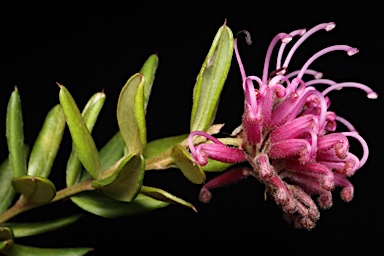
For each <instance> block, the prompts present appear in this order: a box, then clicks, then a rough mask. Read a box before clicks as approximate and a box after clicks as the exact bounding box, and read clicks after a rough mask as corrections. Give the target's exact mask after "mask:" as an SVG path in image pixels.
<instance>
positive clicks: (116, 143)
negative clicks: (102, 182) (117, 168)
mask: <svg viewBox="0 0 384 256" xmlns="http://www.w3.org/2000/svg"><path fill="white" fill-rule="evenodd" d="M123 155H124V140H123V137H121V133H120V132H117V133H116V134H115V135H114V136H113V137H112V138H111V139H110V140H109V141H108V142H107V143H106V144H105V145H104V146H103V147H102V148H101V149H100V151H99V156H100V162H101V170H103V171H104V170H106V169H108V168H109V167H111V166H112V165H113V164H115V163H116V162H117V161H118V160H119V159H120V158H122V157H123Z"/></svg>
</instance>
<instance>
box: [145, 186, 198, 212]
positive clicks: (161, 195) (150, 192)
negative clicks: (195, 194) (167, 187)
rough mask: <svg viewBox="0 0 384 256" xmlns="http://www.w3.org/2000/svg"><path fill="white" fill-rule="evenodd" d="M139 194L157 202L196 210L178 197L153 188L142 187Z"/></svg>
mask: <svg viewBox="0 0 384 256" xmlns="http://www.w3.org/2000/svg"><path fill="white" fill-rule="evenodd" d="M140 192H141V193H142V194H144V195H147V196H150V197H153V198H156V199H159V200H161V201H164V202H169V203H173V204H180V205H183V206H186V207H188V208H190V209H192V210H194V211H195V212H197V211H196V208H195V207H194V206H193V205H192V204H191V203H188V202H187V201H185V200H183V199H181V198H178V197H176V196H174V195H172V194H171V193H169V192H167V191H164V190H162V189H159V188H154V187H148V186H142V187H141V191H140Z"/></svg>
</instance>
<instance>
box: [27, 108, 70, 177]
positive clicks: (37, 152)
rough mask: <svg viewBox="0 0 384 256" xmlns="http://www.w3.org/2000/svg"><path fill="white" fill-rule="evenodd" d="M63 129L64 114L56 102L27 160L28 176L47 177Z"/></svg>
mask: <svg viewBox="0 0 384 256" xmlns="http://www.w3.org/2000/svg"><path fill="white" fill-rule="evenodd" d="M64 129H65V116H64V114H63V111H62V109H61V106H60V105H59V104H58V105H56V106H54V107H53V108H52V109H51V110H50V111H49V112H48V114H47V116H46V118H45V121H44V124H43V127H42V128H41V131H40V132H39V135H38V136H37V139H36V141H35V143H34V145H33V148H32V151H31V155H30V157H29V161H28V172H27V174H28V175H30V176H39V177H44V178H46V177H48V175H49V174H50V172H51V168H52V165H53V161H54V160H55V158H56V155H57V151H58V150H59V147H60V143H61V140H62V138H63V134H64Z"/></svg>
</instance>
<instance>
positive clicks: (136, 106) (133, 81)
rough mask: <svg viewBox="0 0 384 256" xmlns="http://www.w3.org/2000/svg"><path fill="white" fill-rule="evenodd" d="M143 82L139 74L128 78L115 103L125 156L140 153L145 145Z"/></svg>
mask: <svg viewBox="0 0 384 256" xmlns="http://www.w3.org/2000/svg"><path fill="white" fill-rule="evenodd" d="M144 80H145V78H144V76H143V75H141V74H140V73H137V74H135V75H133V76H132V77H131V78H129V79H128V81H127V83H126V84H125V85H124V87H123V89H122V90H121V92H120V96H119V101H118V103H117V121H118V125H119V128H120V132H121V135H122V137H123V139H124V142H125V147H126V148H127V154H132V153H137V152H142V151H143V149H144V148H145V145H146V143H147V138H146V136H147V128H146V123H145V110H144Z"/></svg>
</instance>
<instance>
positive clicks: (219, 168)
mask: <svg viewBox="0 0 384 256" xmlns="http://www.w3.org/2000/svg"><path fill="white" fill-rule="evenodd" d="M231 166H233V164H227V163H223V162H220V161H216V160H213V159H208V163H207V164H206V165H204V166H202V167H201V168H202V169H203V171H204V172H223V171H225V170H227V169H228V168H229V167H231Z"/></svg>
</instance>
